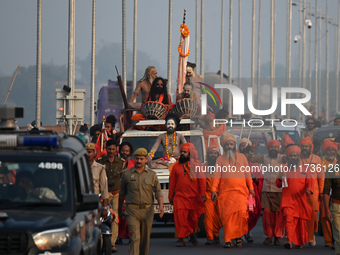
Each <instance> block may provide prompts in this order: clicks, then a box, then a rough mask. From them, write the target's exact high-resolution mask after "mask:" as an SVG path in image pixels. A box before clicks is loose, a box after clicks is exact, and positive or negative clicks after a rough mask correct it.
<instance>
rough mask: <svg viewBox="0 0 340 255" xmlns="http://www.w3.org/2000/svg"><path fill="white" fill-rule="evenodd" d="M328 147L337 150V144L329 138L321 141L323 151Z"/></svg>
mask: <svg viewBox="0 0 340 255" xmlns="http://www.w3.org/2000/svg"><path fill="white" fill-rule="evenodd" d="M328 147H331V148H334V149H335V150H336V151H337V150H338V146H337V144H336V143H335V142H332V141H331V140H329V139H327V140H325V141H324V142H323V151H324V152H325V151H326V149H327V148H328Z"/></svg>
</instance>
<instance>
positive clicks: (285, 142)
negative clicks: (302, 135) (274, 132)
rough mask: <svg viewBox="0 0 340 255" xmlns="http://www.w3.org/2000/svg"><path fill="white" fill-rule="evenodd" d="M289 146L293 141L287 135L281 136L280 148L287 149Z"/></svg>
mask: <svg viewBox="0 0 340 255" xmlns="http://www.w3.org/2000/svg"><path fill="white" fill-rule="evenodd" d="M290 144H294V142H293V140H292V139H291V138H290V137H289V135H287V134H286V135H283V136H282V138H281V145H282V147H287V146H288V145H290Z"/></svg>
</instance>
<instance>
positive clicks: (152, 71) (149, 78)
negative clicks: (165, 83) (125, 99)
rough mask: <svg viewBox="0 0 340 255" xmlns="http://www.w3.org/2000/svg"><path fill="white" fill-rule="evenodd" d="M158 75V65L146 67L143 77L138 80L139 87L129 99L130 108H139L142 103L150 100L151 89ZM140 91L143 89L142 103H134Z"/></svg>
mask: <svg viewBox="0 0 340 255" xmlns="http://www.w3.org/2000/svg"><path fill="white" fill-rule="evenodd" d="M156 77H157V70H156V67H154V66H148V67H147V68H146V69H145V72H144V76H143V78H142V79H140V80H139V81H138V84H137V87H136V89H135V91H134V92H133V94H132V96H131V98H130V100H129V108H130V109H135V110H139V109H140V108H141V106H142V104H143V103H145V102H146V101H147V100H148V98H149V94H150V89H151V84H152V82H153V81H154V79H155V78H156ZM139 91H142V103H134V102H133V101H135V99H136V97H137V96H138V93H139Z"/></svg>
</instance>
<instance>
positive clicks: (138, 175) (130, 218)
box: [119, 148, 164, 255]
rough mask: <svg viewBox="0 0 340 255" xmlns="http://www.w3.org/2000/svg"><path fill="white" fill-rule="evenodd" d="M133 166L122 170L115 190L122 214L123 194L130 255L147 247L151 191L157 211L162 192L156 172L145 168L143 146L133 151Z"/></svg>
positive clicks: (146, 249) (161, 201)
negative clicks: (118, 185)
mask: <svg viewBox="0 0 340 255" xmlns="http://www.w3.org/2000/svg"><path fill="white" fill-rule="evenodd" d="M134 155H135V162H136V164H135V166H134V167H132V168H130V169H127V170H125V171H124V172H123V174H122V179H121V183H120V191H119V215H120V217H124V215H123V209H122V208H123V203H124V199H125V196H126V211H125V216H126V219H127V222H128V226H129V230H130V233H131V243H130V246H129V253H130V255H139V254H142V255H144V254H145V255H146V254H148V251H149V243H150V235H151V228H152V221H153V217H154V209H153V206H152V204H153V200H154V197H153V194H155V197H156V199H157V201H158V204H159V213H160V215H159V216H160V217H161V218H162V217H163V215H164V209H163V195H162V191H161V186H160V184H159V181H158V178H157V174H156V173H155V172H154V171H152V170H151V169H149V168H148V167H147V166H146V165H145V164H146V162H147V155H148V152H147V150H146V149H144V148H139V149H137V150H136V151H135V154H134Z"/></svg>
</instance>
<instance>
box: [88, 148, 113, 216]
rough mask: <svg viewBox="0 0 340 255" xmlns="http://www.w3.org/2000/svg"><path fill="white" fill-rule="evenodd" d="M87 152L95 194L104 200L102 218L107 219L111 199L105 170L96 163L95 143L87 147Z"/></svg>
mask: <svg viewBox="0 0 340 255" xmlns="http://www.w3.org/2000/svg"><path fill="white" fill-rule="evenodd" d="M86 150H87V156H88V157H89V162H90V166H91V171H92V177H93V186H94V193H96V194H98V195H99V194H101V198H102V199H103V211H102V216H103V217H104V218H106V216H107V209H108V203H107V201H108V198H109V192H108V185H107V177H106V172H105V168H104V166H103V165H101V164H99V163H97V162H96V161H94V159H95V157H96V154H97V152H96V149H95V144H94V143H88V144H87V145H86Z"/></svg>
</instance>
